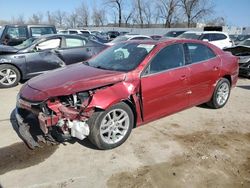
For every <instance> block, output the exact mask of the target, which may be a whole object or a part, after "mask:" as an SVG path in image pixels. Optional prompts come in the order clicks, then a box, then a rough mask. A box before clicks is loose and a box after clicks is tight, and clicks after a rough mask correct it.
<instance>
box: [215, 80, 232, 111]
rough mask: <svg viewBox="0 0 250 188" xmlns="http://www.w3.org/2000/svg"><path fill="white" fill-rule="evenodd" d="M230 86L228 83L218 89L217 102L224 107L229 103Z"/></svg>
mask: <svg viewBox="0 0 250 188" xmlns="http://www.w3.org/2000/svg"><path fill="white" fill-rule="evenodd" d="M229 90H230V89H229V85H228V84H227V83H225V82H224V83H222V84H221V85H220V87H219V88H218V91H217V95H216V101H217V103H218V104H219V105H220V106H222V105H224V103H226V102H227V99H228V96H229Z"/></svg>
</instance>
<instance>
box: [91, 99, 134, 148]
mask: <svg viewBox="0 0 250 188" xmlns="http://www.w3.org/2000/svg"><path fill="white" fill-rule="evenodd" d="M119 116H120V117H119ZM119 120H120V121H119ZM121 120H122V121H121ZM88 124H89V128H90V134H89V137H88V138H89V140H90V141H91V142H92V143H93V144H94V145H96V146H97V148H99V149H103V150H106V149H112V148H115V147H118V146H120V145H121V144H122V143H124V142H125V141H126V140H127V138H128V137H129V135H130V133H131V130H132V128H133V127H134V125H133V124H134V114H133V112H132V110H131V108H130V107H129V106H128V105H127V104H125V103H123V102H121V103H118V104H115V105H113V106H112V107H110V108H108V109H107V110H105V111H99V112H95V113H94V114H93V116H92V117H90V119H89V120H88Z"/></svg>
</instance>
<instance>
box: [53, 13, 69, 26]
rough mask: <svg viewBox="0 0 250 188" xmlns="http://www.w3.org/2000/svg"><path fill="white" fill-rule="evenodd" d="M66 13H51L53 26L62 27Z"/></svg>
mask: <svg viewBox="0 0 250 188" xmlns="http://www.w3.org/2000/svg"><path fill="white" fill-rule="evenodd" d="M66 16H67V15H66V12H63V11H60V10H58V11H56V12H54V13H53V19H54V21H55V24H56V25H57V26H58V27H63V26H64V25H65V20H66Z"/></svg>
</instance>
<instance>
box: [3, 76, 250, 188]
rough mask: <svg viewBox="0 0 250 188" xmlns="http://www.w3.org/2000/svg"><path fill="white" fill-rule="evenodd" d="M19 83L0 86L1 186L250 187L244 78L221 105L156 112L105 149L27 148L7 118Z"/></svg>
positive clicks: (249, 101) (248, 99)
mask: <svg viewBox="0 0 250 188" xmlns="http://www.w3.org/2000/svg"><path fill="white" fill-rule="evenodd" d="M19 89H20V86H17V87H15V88H11V89H1V91H0V127H1V131H0V138H1V139H0V140H1V141H0V187H1V186H2V187H4V188H5V187H35V188H37V187H38V188H40V187H53V188H54V187H56V188H57V187H70V188H71V187H91V188H92V187H111V188H115V187H119V188H120V187H194V188H195V187H197V188H200V187H226V188H231V187H233V188H235V187H236V188H237V187H246V188H248V187H250V115H249V114H250V108H249V106H250V80H248V79H240V80H239V81H238V84H237V87H236V88H234V89H233V90H232V93H231V97H230V99H229V101H228V103H227V105H226V106H225V107H224V108H222V109H219V110H213V109H209V108H206V107H204V106H199V107H194V108H191V109H188V110H185V111H182V112H180V113H177V114H174V115H171V116H168V117H165V118H162V119H160V120H157V121H154V122H152V123H149V124H147V125H144V126H141V127H139V128H136V129H134V130H133V131H132V133H131V135H130V137H129V139H128V140H127V141H126V142H125V144H123V145H122V146H120V147H118V148H115V149H113V150H108V151H100V150H97V149H95V147H94V146H93V145H92V144H91V143H90V142H88V140H84V141H76V142H75V143H73V142H72V143H66V144H65V145H62V144H61V145H57V146H44V147H43V148H41V149H38V150H35V151H34V150H33V151H32V150H29V149H27V148H26V146H25V145H24V144H23V143H22V141H21V140H20V138H19V137H18V136H17V134H16V132H15V131H14V129H13V128H14V127H15V122H14V120H13V119H11V117H12V116H11V113H12V111H13V109H14V107H15V100H16V99H15V98H16V94H17V92H18V90H19Z"/></svg>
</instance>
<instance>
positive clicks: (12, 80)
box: [0, 64, 21, 88]
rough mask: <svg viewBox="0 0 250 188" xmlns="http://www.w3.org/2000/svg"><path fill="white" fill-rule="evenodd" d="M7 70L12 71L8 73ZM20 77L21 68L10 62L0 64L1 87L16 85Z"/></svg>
mask: <svg viewBox="0 0 250 188" xmlns="http://www.w3.org/2000/svg"><path fill="white" fill-rule="evenodd" d="M7 71H10V73H9V74H7ZM14 76H15V77H14ZM7 77H8V79H7ZM20 78H21V75H20V72H19V70H18V69H17V68H16V67H14V66H13V65H9V64H3V65H0V88H10V87H14V86H16V85H17V84H18V83H19V81H20Z"/></svg>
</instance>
